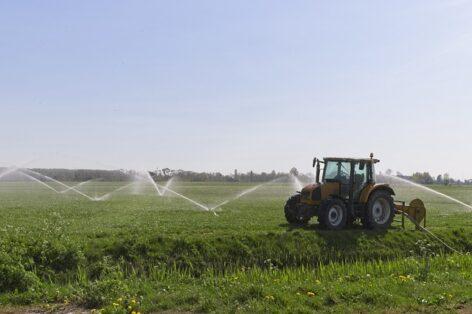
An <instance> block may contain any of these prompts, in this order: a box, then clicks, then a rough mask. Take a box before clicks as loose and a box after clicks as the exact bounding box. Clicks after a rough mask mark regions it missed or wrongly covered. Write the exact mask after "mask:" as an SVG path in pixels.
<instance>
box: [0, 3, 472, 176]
mask: <svg viewBox="0 0 472 314" xmlns="http://www.w3.org/2000/svg"><path fill="white" fill-rule="evenodd" d="M471 16H472V3H471V2H470V1H462V0H461V1H457V0H451V1H445V0H444V1H434V0H428V1H426V0H424V1H411V0H408V1H390V0H389V1H387V0H386V1H378V0H375V1H350V0H349V1H347V0H346V1H314V0H309V1H308V0H307V1H254V0H248V1H241V0H237V1H217V0H214V1H202V0H199V1H194V0H189V1H170V0H169V1H157V0H156V1H116V0H113V1H46V0H41V1H39V0H36V1H6V0H5V1H0V109H1V110H0V114H1V120H0V121H1V122H0V142H1V143H2V149H1V150H0V152H1V155H0V161H1V162H10V163H16V164H21V163H24V162H27V161H29V160H31V159H34V158H40V159H38V160H41V161H42V165H44V166H63V167H73V166H75V165H77V164H78V161H79V160H80V161H81V162H80V166H90V167H93V166H95V165H96V164H98V163H103V164H108V165H116V166H118V167H124V168H136V167H140V168H155V167H171V168H183V169H191V170H210V171H223V172H230V171H232V169H234V168H238V169H240V170H241V171H245V170H250V169H254V170H257V171H270V170H272V169H275V170H280V171H287V170H288V169H289V168H290V167H292V166H297V167H299V168H300V169H302V170H304V171H309V170H310V166H311V159H312V157H313V156H318V157H322V156H327V155H346V156H368V154H369V153H370V152H374V153H375V154H376V156H377V157H378V158H380V159H381V160H382V168H383V169H387V168H392V169H395V170H399V171H402V172H404V173H409V172H411V171H414V170H421V171H431V172H432V173H434V174H437V173H439V172H446V171H447V172H449V173H450V174H451V175H452V176H454V177H459V178H466V177H467V178H469V177H472V163H471V161H470V160H471V155H472V145H471V144H470V138H471V136H472V121H471V119H472V18H471ZM48 156H49V157H48ZM51 156H53V157H51ZM61 156H62V157H61ZM66 156H68V157H66Z"/></svg>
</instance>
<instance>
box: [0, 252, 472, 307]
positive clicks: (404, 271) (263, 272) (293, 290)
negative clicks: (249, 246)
mask: <svg viewBox="0 0 472 314" xmlns="http://www.w3.org/2000/svg"><path fill="white" fill-rule="evenodd" d="M82 279H83V278H82ZM78 283H79V284H77V283H75V284H68V285H62V286H57V285H51V284H44V287H43V289H41V293H38V292H36V291H32V290H31V291H28V292H24V293H21V294H19V293H16V292H15V293H8V294H4V295H2V296H1V297H0V302H1V303H3V304H5V303H13V304H15V303H19V304H22V303H24V302H25V300H27V298H33V299H35V302H36V303H38V302H39V303H42V304H43V305H42V306H43V308H44V309H49V310H51V309H56V310H57V309H60V308H61V307H63V306H64V304H68V303H70V302H72V303H75V304H79V305H81V306H85V307H89V308H90V307H96V308H97V309H98V310H100V311H101V312H103V313H128V312H132V311H141V312H152V311H163V310H173V311H197V312H210V311H216V312H248V313H251V312H292V313H293V312H298V313H312V312H313V311H314V310H316V311H324V312H384V311H386V310H388V311H391V312H405V311H408V312H411V311H427V312H450V311H453V310H459V309H462V308H464V307H468V306H469V305H470V304H471V302H472V257H471V256H469V255H462V256H459V255H450V256H436V257H431V258H421V259H418V258H406V259H398V260H394V261H385V262H381V261H375V262H374V261H372V262H367V263H365V262H354V263H348V264H345V263H330V264H328V265H322V264H321V265H318V267H316V268H306V267H297V268H286V269H278V268H275V267H273V268H266V269H261V268H259V267H255V268H241V269H239V270H237V271H234V272H231V273H228V274H224V275H223V274H219V273H215V272H212V271H206V272H204V273H203V274H201V275H200V276H197V277H196V276H194V275H192V274H191V272H189V271H182V270H177V269H174V270H172V271H169V270H159V269H156V270H154V271H152V272H150V273H149V274H147V276H145V277H142V276H140V275H139V274H137V273H134V274H133V273H130V274H129V275H128V276H126V275H125V274H123V273H122V272H121V271H119V270H117V269H115V270H110V272H108V273H107V275H106V276H104V277H102V278H101V279H97V280H94V281H87V280H82V281H80V280H79V282H78ZM44 303H52V305H45V304H44Z"/></svg>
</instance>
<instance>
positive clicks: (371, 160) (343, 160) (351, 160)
mask: <svg viewBox="0 0 472 314" xmlns="http://www.w3.org/2000/svg"><path fill="white" fill-rule="evenodd" d="M323 160H324V161H325V162H326V161H341V162H365V163H369V162H370V163H374V164H376V163H378V162H379V161H380V160H379V159H374V158H344V157H324V158H323Z"/></svg>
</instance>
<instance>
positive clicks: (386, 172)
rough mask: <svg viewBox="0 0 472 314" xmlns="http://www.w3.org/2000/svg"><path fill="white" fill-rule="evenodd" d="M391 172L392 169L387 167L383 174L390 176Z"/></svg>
mask: <svg viewBox="0 0 472 314" xmlns="http://www.w3.org/2000/svg"><path fill="white" fill-rule="evenodd" d="M392 173H393V171H392V169H387V171H385V174H386V175H388V176H391V175H392Z"/></svg>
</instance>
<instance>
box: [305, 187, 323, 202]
mask: <svg viewBox="0 0 472 314" xmlns="http://www.w3.org/2000/svg"><path fill="white" fill-rule="evenodd" d="M301 198H302V201H315V200H321V184H319V183H313V184H309V185H307V186H305V187H304V188H303V189H302V191H301Z"/></svg>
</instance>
